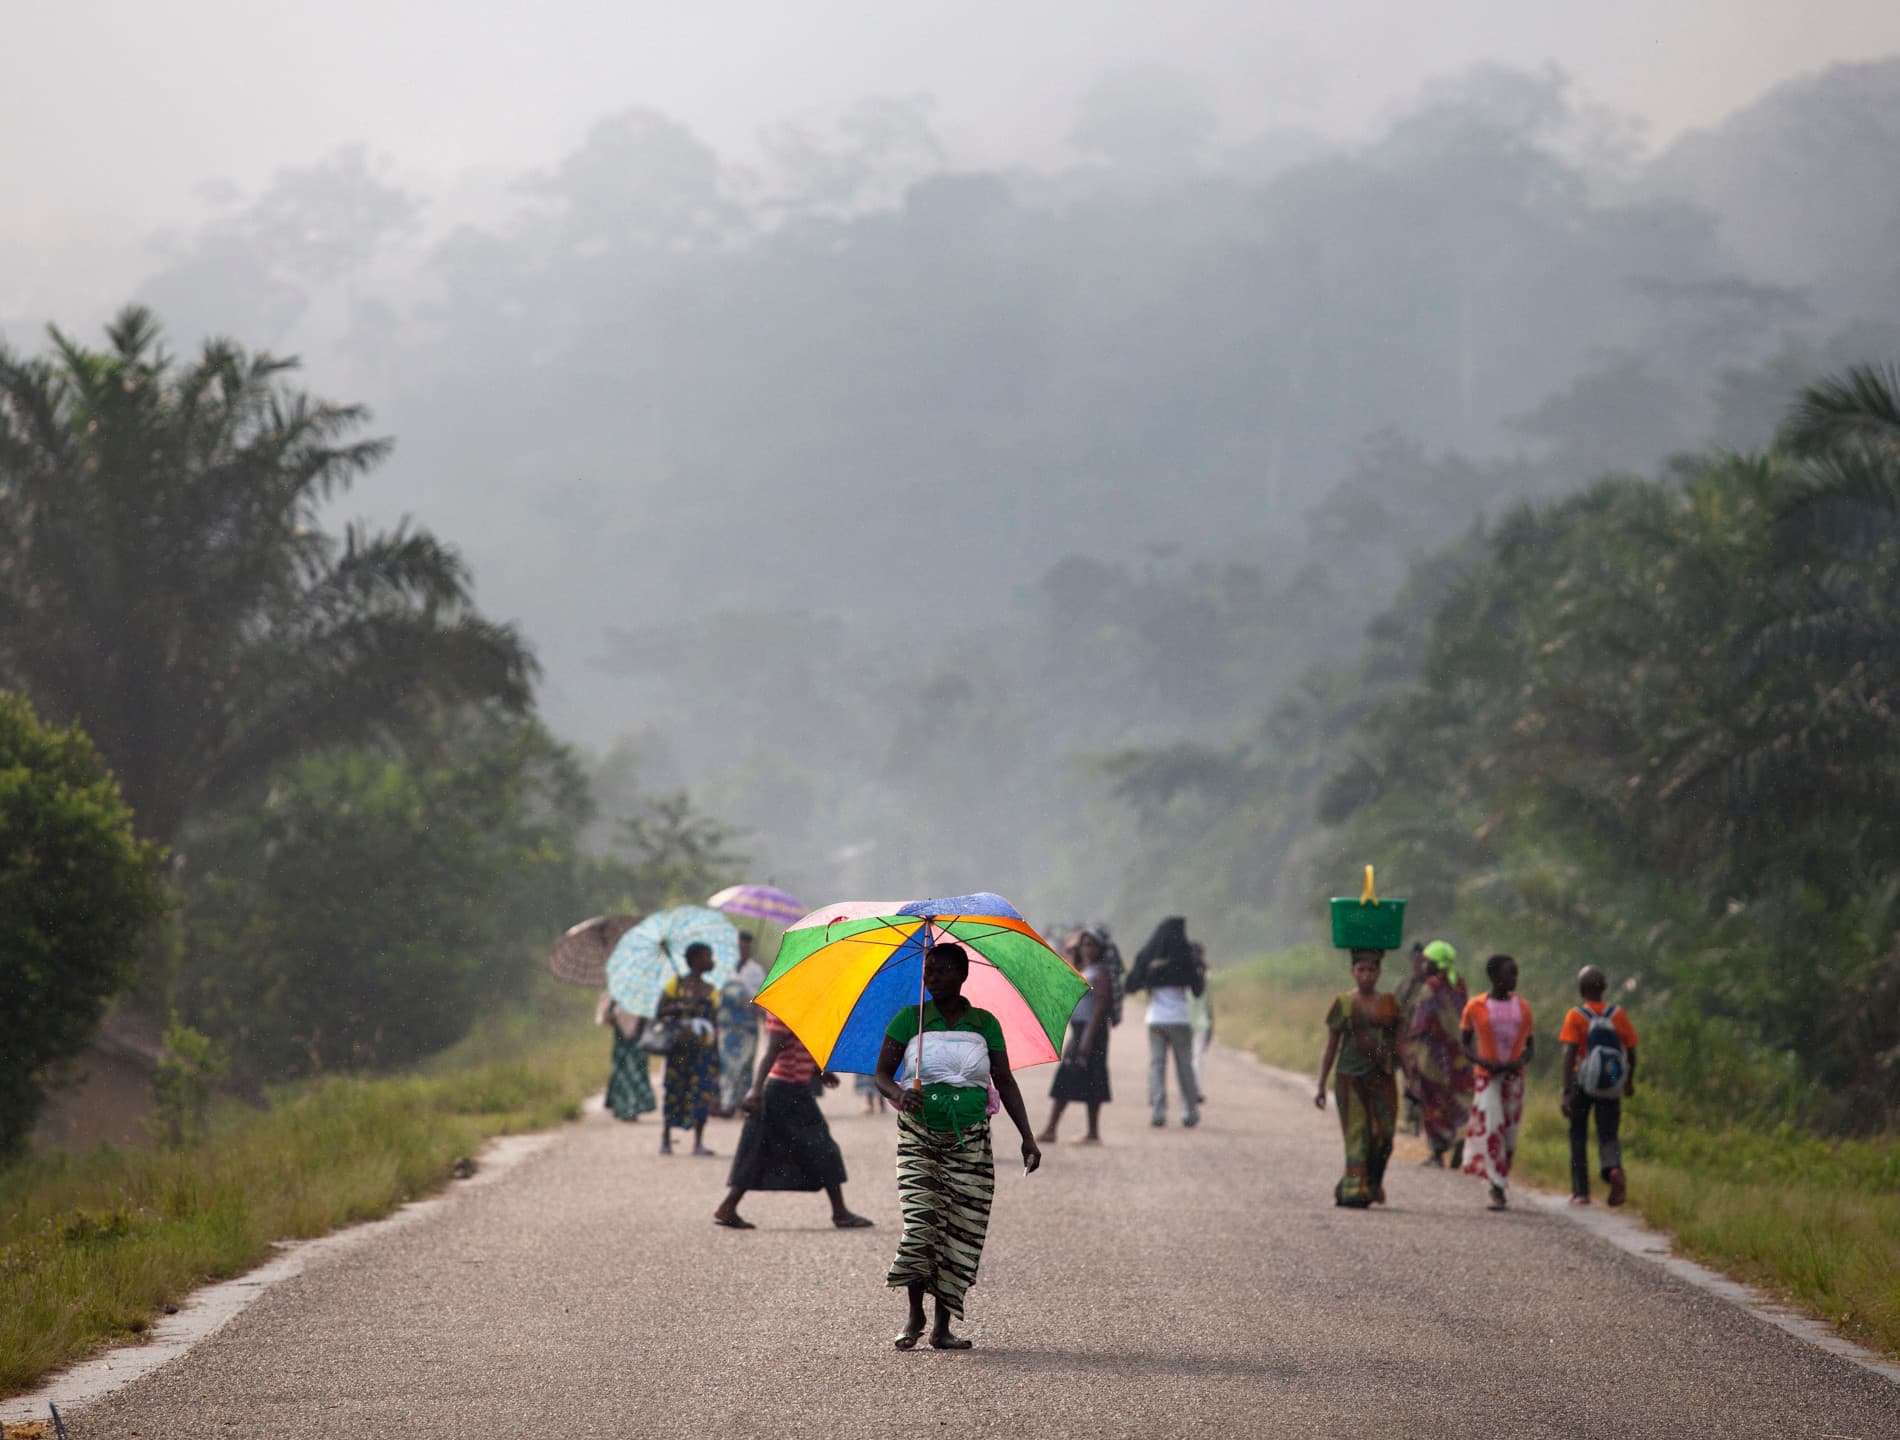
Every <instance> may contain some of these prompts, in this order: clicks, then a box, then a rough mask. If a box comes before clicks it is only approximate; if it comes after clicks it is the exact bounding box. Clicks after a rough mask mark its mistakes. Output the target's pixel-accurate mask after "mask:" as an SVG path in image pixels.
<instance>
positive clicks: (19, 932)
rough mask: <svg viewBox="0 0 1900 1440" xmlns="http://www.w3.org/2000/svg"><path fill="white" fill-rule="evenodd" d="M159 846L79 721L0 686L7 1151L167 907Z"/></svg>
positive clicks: (25, 1132) (2, 1141)
mask: <svg viewBox="0 0 1900 1440" xmlns="http://www.w3.org/2000/svg"><path fill="white" fill-rule="evenodd" d="M162 862H163V852H162V851H161V850H160V849H159V848H158V847H157V846H156V845H155V844H152V843H150V842H144V843H141V842H140V841H138V840H135V839H134V838H133V835H132V816H131V812H130V811H128V810H127V809H126V806H125V803H124V801H123V800H122V799H121V798H120V796H119V789H118V786H117V785H116V784H115V783H114V782H113V779H112V777H111V775H109V774H108V773H107V772H106V770H105V768H104V766H103V765H102V764H101V763H100V759H99V756H98V754H97V752H96V751H94V749H93V747H92V745H91V743H90V742H89V741H88V740H87V738H86V737H85V736H84V735H83V734H81V733H80V731H79V729H78V727H77V726H67V727H66V728H64V729H58V728H54V727H52V726H48V725H45V724H43V723H41V721H40V720H39V719H38V718H37V717H36V716H35V715H34V713H33V710H32V707H31V706H29V705H28V704H27V702H26V701H25V700H24V699H22V698H21V697H19V696H17V695H12V694H6V693H4V692H0V1014H4V1015H5V1016H6V1017H7V1040H6V1061H5V1063H4V1065H0V1161H4V1160H5V1159H6V1158H7V1157H9V1156H10V1155H12V1154H13V1153H15V1152H17V1151H18V1150H19V1149H20V1148H21V1147H22V1146H23V1145H24V1144H25V1143H26V1139H27V1137H28V1136H29V1135H30V1134H31V1133H32V1129H33V1121H34V1118H35V1116H36V1115H37V1114H38V1112H39V1108H40V1104H41V1101H42V1098H43V1095H44V1087H45V1083H46V1079H47V1074H48V1071H49V1069H50V1068H51V1067H53V1066H55V1065H57V1064H58V1063H59V1062H61V1061H63V1060H66V1059H68V1058H69V1057H71V1056H73V1055H75V1054H77V1053H78V1051H79V1050H80V1049H81V1047H83V1046H84V1044H85V1043H86V1040H87V1039H88V1038H89V1037H90V1036H91V1034H92V1032H93V1029H94V1028H95V1027H96V1026H97V1025H98V1023H99V1017H100V1016H101V1015H102V1014H103V1013H104V1011H105V1006H106V1002H107V1001H108V1000H109V999H110V998H111V996H112V995H113V993H114V992H115V991H116V990H117V989H118V988H119V986H120V985H121V984H122V983H123V982H124V981H125V979H126V977H127V976H128V975H130V974H131V973H132V971H133V969H134V967H135V965H136V962H137V960H138V957H139V955H140V953H141V948H142V947H143V946H144V945H145V944H146V943H147V941H148V940H149V938H150V936H151V932H152V927H153V926H154V925H155V924H156V923H157V921H158V920H159V919H160V918H161V917H162V916H163V914H164V913H165V909H166V900H165V892H164V888H163V883H162V879H161V873H162Z"/></svg>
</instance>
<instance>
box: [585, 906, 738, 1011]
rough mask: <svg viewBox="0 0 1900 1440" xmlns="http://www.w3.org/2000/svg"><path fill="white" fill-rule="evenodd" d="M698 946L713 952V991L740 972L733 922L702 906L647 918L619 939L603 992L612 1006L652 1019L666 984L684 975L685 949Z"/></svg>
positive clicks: (708, 979) (710, 980)
mask: <svg viewBox="0 0 1900 1440" xmlns="http://www.w3.org/2000/svg"><path fill="white" fill-rule="evenodd" d="M702 941H703V942H704V943H705V944H707V945H710V946H711V947H712V953H713V968H712V971H711V973H710V974H708V975H707V976H706V977H705V978H706V983H707V984H708V985H710V986H712V987H713V989H715V990H717V989H718V988H719V987H720V986H721V985H723V984H725V983H726V982H727V981H728V980H730V979H731V978H732V972H733V971H734V970H736V969H738V967H739V931H738V930H737V928H735V927H734V925H733V923H732V922H731V921H730V920H728V919H727V918H726V917H725V916H723V915H721V914H720V913H719V912H718V911H717V910H708V909H706V907H705V906H703V905H681V906H679V907H677V908H676V909H672V910H661V911H659V912H658V913H656V914H653V915H649V916H647V918H646V919H644V920H642V921H641V922H640V923H639V924H638V925H636V926H634V927H633V928H632V929H631V930H629V931H628V932H627V933H626V934H625V935H622V936H621V937H620V943H619V944H617V945H615V946H614V953H613V954H611V955H609V956H608V957H607V989H608V991H609V993H611V994H612V995H613V997H614V1003H615V1004H617V1005H618V1006H619V1007H620V1008H621V1009H622V1010H625V1011H626V1012H627V1013H628V1014H629V1015H646V1016H649V1017H650V1016H651V1015H652V1014H653V1012H654V1011H655V1010H657V1009H658V1008H659V1004H660V991H661V990H663V989H665V988H666V982H667V981H669V980H671V979H673V978H674V977H675V976H679V975H684V974H685V973H686V947H687V946H689V945H693V944H697V943H699V942H702Z"/></svg>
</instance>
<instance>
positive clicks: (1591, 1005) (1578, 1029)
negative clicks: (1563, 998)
mask: <svg viewBox="0 0 1900 1440" xmlns="http://www.w3.org/2000/svg"><path fill="white" fill-rule="evenodd" d="M1609 1008H1610V1006H1609V1002H1608V1001H1606V1000H1586V1001H1584V1002H1583V1006H1582V1008H1581V1009H1579V1008H1576V1007H1573V1008H1572V1009H1571V1011H1570V1013H1569V1014H1568V1015H1566V1016H1564V1028H1563V1029H1561V1030H1559V1031H1558V1032H1557V1043H1558V1044H1559V1045H1575V1046H1576V1047H1577V1049H1579V1050H1581V1049H1583V1042H1584V1041H1585V1040H1586V1039H1587V1038H1588V1037H1589V1034H1590V1022H1589V1021H1588V1020H1586V1019H1584V1018H1583V1012H1584V1010H1588V1011H1589V1012H1590V1013H1591V1014H1592V1015H1601V1014H1602V1013H1603V1012H1604V1011H1605V1010H1607V1009H1609ZM1610 1023H1611V1024H1612V1025H1614V1026H1615V1027H1616V1033H1617V1034H1619V1035H1621V1036H1622V1037H1623V1048H1624V1049H1626V1050H1634V1049H1635V1048H1636V1027H1635V1026H1634V1025H1632V1024H1630V1017H1629V1011H1627V1010H1625V1009H1624V1008H1623V1007H1622V1006H1621V1005H1619V1006H1617V1007H1616V1014H1614V1015H1612V1016H1611V1017H1610Z"/></svg>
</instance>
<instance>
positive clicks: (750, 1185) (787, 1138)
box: [713, 1015, 871, 1230]
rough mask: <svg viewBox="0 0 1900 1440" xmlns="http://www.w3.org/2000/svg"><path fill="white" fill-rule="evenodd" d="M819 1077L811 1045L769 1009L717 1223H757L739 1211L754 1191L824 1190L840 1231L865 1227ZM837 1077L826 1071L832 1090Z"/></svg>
mask: <svg viewBox="0 0 1900 1440" xmlns="http://www.w3.org/2000/svg"><path fill="white" fill-rule="evenodd" d="M817 1077H818V1063H817V1062H816V1061H815V1060H813V1059H812V1057H811V1051H809V1050H807V1049H806V1048H805V1046H804V1044H803V1042H801V1041H800V1040H799V1038H798V1037H797V1036H796V1035H794V1034H793V1033H792V1032H791V1029H790V1027H789V1026H787V1025H786V1024H785V1023H784V1022H783V1021H782V1020H780V1019H779V1018H778V1017H777V1016H776V1015H767V1016H766V1017H765V1049H764V1051H763V1053H762V1054H760V1056H759V1068H758V1076H757V1078H756V1079H754V1080H753V1082H752V1087H751V1089H749V1090H748V1091H747V1092H746V1094H745V1096H744V1098H743V1099H742V1100H740V1102H739V1109H740V1110H741V1111H742V1112H743V1113H744V1115H745V1117H746V1119H745V1129H744V1130H742V1131H740V1132H739V1148H738V1150H737V1151H736V1152H735V1153H734V1155H733V1157H732V1173H731V1174H730V1175H729V1176H728V1177H727V1179H726V1184H727V1185H728V1186H729V1187H730V1188H729V1189H728V1190H727V1191H726V1198H725V1200H724V1201H723V1202H721V1204H720V1206H719V1208H718V1209H717V1210H715V1211H714V1212H713V1224H715V1225H723V1226H725V1227H726V1228H727V1229H728V1230H750V1229H752V1228H753V1226H752V1222H751V1221H749V1220H746V1219H743V1218H742V1217H741V1216H740V1214H739V1202H740V1201H741V1200H743V1199H745V1197H746V1193H747V1192H748V1191H751V1190H805V1191H815V1190H822V1191H824V1192H825V1194H826V1195H827V1196H828V1197H830V1200H831V1223H832V1224H833V1225H836V1226H837V1227H838V1228H839V1229H840V1230H861V1229H863V1228H864V1227H866V1226H867V1225H869V1224H870V1223H871V1222H870V1221H869V1220H867V1219H865V1218H864V1217H863V1216H862V1215H853V1214H852V1213H851V1211H850V1209H849V1208H847V1207H846V1205H845V1203H844V1179H845V1175H844V1155H843V1154H842V1153H841V1152H840V1151H839V1149H838V1142H837V1141H835V1140H833V1139H832V1138H831V1127H830V1126H828V1125H827V1124H825V1113H824V1111H822V1110H820V1109H819V1108H818V1099H817V1096H815V1095H814V1094H813V1093H812V1081H813V1080H814V1079H816V1078H817ZM837 1084H838V1077H837V1076H836V1075H826V1076H825V1077H824V1086H825V1088H826V1089H827V1090H831V1089H835V1088H836V1087H837Z"/></svg>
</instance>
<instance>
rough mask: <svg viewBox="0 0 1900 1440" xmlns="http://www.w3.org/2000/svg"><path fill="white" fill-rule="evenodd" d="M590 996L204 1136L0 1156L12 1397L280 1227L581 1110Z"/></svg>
mask: <svg viewBox="0 0 1900 1440" xmlns="http://www.w3.org/2000/svg"><path fill="white" fill-rule="evenodd" d="M589 1003H591V1002H590V1000H589V999H588V997H584V996H582V995H581V994H580V993H579V992H573V993H572V994H565V995H559V996H549V997H547V998H546V1000H545V1002H544V1006H543V1010H544V1012H545V1013H543V1014H538V1015H533V1014H520V1015H516V1016H514V1017H511V1018H510V1019H509V1020H507V1021H505V1022H504V1021H491V1022H490V1023H489V1024H487V1025H485V1026H484V1027H482V1028H480V1029H478V1030H477V1031H476V1033H475V1034H474V1035H472V1036H471V1037H470V1038H469V1039H468V1040H466V1041H464V1042H463V1043H462V1044H461V1045H459V1046H457V1047H456V1049H454V1050H453V1051H451V1052H449V1053H447V1054H445V1055H443V1056H441V1057H438V1059H437V1060H436V1061H434V1062H432V1063H431V1064H430V1065H428V1066H426V1067H424V1068H423V1069H421V1070H418V1071H416V1072H414V1073H411V1074H407V1075H395V1076H386V1077H382V1078H375V1079H367V1078H352V1077H343V1076H335V1077H330V1078H326V1079H322V1080H315V1081H310V1082H306V1083H303V1084H300V1085H297V1086H294V1087H291V1088H288V1089H286V1090H284V1091H282V1092H280V1093H277V1094H274V1095H273V1096H272V1098H271V1101H270V1103H269V1105H268V1106H267V1107H266V1108H263V1109H250V1108H247V1107H242V1106H239V1105H236V1104H235V1103H233V1104H230V1105H228V1106H227V1107H226V1108H225V1109H223V1110H222V1111H221V1112H220V1113H218V1114H217V1115H216V1116H214V1118H213V1122H212V1125H211V1128H210V1131H209V1133H208V1134H207V1135H206V1136H205V1138H204V1139H202V1140H201V1141H199V1142H198V1143H196V1144H193V1145H189V1146H186V1147H183V1148H175V1149H153V1150H149V1151H145V1150H117V1149H112V1148H109V1147H101V1148H100V1149H99V1150H98V1151H96V1152H94V1153H93V1154H91V1155H86V1156H64V1155H45V1156H40V1157H36V1158H34V1159H31V1160H26V1161H23V1162H21V1163H20V1164H18V1165H15V1166H13V1167H12V1168H10V1169H6V1170H0V1291H4V1293H5V1294H6V1295H7V1297H8V1298H7V1303H6V1304H5V1305H0V1394H4V1393H11V1392H14V1391H17V1390H21V1389H23V1388H25V1387H26V1386H28V1385H30V1384H32V1383H33V1382H34V1381H35V1380H37V1379H39V1378H40V1377H41V1376H43V1375H45V1374H47V1373H48V1372H49V1371H52V1370H54V1369H56V1368H58V1367H59V1366H61V1365H64V1364H67V1363H69V1362H71V1361H73V1360H75V1359H77V1358H79V1357H80V1356H82V1355H84V1354H85V1353H86V1352H87V1351H88V1350H89V1349H91V1348H92V1347H93V1346H95V1345H97V1344H99V1343H100V1342H103V1341H114V1340H124V1339H128V1338H131V1337H134V1336H137V1335H139V1334H142V1333H143V1332H144V1331H145V1329H146V1328H147V1326H148V1325H150V1324H151V1322H152V1319H153V1317H154V1316H155V1315H156V1314H157V1313H158V1312H159V1311H160V1310H161V1309H162V1307H163V1306H164V1305H166V1304H167V1303H171V1302H174V1301H176V1300H178V1299H179V1298H180V1297H182V1296H183V1295H185V1294H186V1293H187V1292H188V1291H190V1290H191V1289H192V1288H193V1287H194V1286H197V1285H201V1284H204V1283H205V1282H207V1281H211V1280H217V1279H222V1278H224V1277H227V1276H231V1275H237V1274H241V1273H242V1272H244V1271H245V1270H248V1269H250V1268H251V1267H252V1266H254V1265H256V1264H257V1263H258V1262H259V1261H260V1260H262V1259H263V1258H264V1257H265V1256H266V1255H267V1253H268V1252H269V1250H270V1247H271V1245H272V1243H273V1242H274V1241H278V1240H288V1239H298V1238H304V1237H308V1236H314V1235H321V1234H324V1233H325V1232H327V1231H330V1230H334V1229H336V1228H337V1227H339V1226H342V1225H348V1224H353V1223H355V1222H357V1221H362V1220H370V1219H374V1218H376V1217H377V1216H380V1215H385V1214H387V1213H388V1212H389V1211H391V1210H393V1209H395V1208H396V1207H397V1206H398V1205H401V1204H403V1203H404V1202H405V1201H408V1200H411V1199H414V1198H416V1197H418V1196H421V1195H426V1194H428V1193H430V1192H431V1191H434V1190H438V1189H440V1188H441V1187H442V1186H443V1185H444V1184H445V1183H447V1181H448V1179H449V1176H450V1172H451V1167H452V1166H453V1165H454V1164H455V1161H456V1160H457V1159H458V1158H460V1157H462V1156H466V1155H474V1154H475V1153H476V1152H477V1151H478V1150H479V1149H480V1148H481V1146H482V1142H483V1141H484V1140H486V1139H488V1138H489V1137H491V1136H495V1135H501V1134H507V1133H511V1132H519V1131H525V1130H533V1129H537V1128H540V1127H543V1126H546V1125H551V1124H554V1123H556V1122H558V1121H560V1120H563V1119H567V1118H571V1117H573V1116H574V1115H576V1114H577V1113H578V1110H579V1102H580V1101H581V1099H582V1098H584V1097H585V1096H586V1095H587V1094H588V1093H589V1092H591V1091H592V1090H593V1089H595V1088H596V1087H597V1086H598V1084H599V1083H600V1082H601V1080H602V1079H603V1077H604V1075H605V1072H606V1046H607V1042H606V1041H605V1040H604V1039H603V1038H602V1034H601V1032H600V1031H599V1030H597V1029H596V1028H594V1026H593V1025H592V1024H590V1023H589V1018H588V1016H587V1014H586V1006H587V1004H589Z"/></svg>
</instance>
